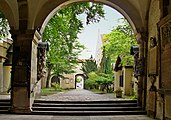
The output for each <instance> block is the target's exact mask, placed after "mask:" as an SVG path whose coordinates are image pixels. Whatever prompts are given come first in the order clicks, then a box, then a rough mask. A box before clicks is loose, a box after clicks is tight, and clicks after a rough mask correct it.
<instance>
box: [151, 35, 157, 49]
mask: <svg viewBox="0 0 171 120" xmlns="http://www.w3.org/2000/svg"><path fill="white" fill-rule="evenodd" d="M155 46H157V41H156V38H155V37H150V48H154V47H155Z"/></svg>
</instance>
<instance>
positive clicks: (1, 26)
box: [0, 11, 10, 38]
mask: <svg viewBox="0 0 171 120" xmlns="http://www.w3.org/2000/svg"><path fill="white" fill-rule="evenodd" d="M9 30H10V27H9V23H8V20H7V19H6V18H5V15H4V14H3V13H2V12H1V11H0V38H4V37H7V36H8V35H9Z"/></svg>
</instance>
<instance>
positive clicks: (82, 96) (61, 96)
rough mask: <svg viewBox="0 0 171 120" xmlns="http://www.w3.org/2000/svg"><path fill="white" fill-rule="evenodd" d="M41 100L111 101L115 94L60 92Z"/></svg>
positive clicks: (76, 91) (78, 91)
mask: <svg viewBox="0 0 171 120" xmlns="http://www.w3.org/2000/svg"><path fill="white" fill-rule="evenodd" d="M41 99H45V100H48V101H49V100H52V101H53V100H57V101H89V100H91V101H94V100H111V99H114V94H95V93H93V92H91V91H88V90H85V89H74V90H70V91H67V92H60V93H58V94H53V95H49V96H42V97H41Z"/></svg>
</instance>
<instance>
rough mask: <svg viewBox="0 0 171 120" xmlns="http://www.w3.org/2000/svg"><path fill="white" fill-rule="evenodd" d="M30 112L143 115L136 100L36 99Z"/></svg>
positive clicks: (43, 113)
mask: <svg viewBox="0 0 171 120" xmlns="http://www.w3.org/2000/svg"><path fill="white" fill-rule="evenodd" d="M32 110H33V111H32V114H39V115H144V114H146V112H144V111H142V109H141V108H140V107H138V106H137V101H136V100H110V101H45V100H36V101H35V102H34V104H33V107H32Z"/></svg>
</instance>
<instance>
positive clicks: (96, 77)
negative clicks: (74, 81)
mask: <svg viewBox="0 0 171 120" xmlns="http://www.w3.org/2000/svg"><path fill="white" fill-rule="evenodd" d="M112 84H113V75H112V74H105V73H96V72H90V73H89V74H88V79H87V80H86V81H85V88H87V89H96V88H99V87H100V86H103V87H104V89H106V90H107V92H108V90H109V89H108V87H109V86H110V85H112Z"/></svg>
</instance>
